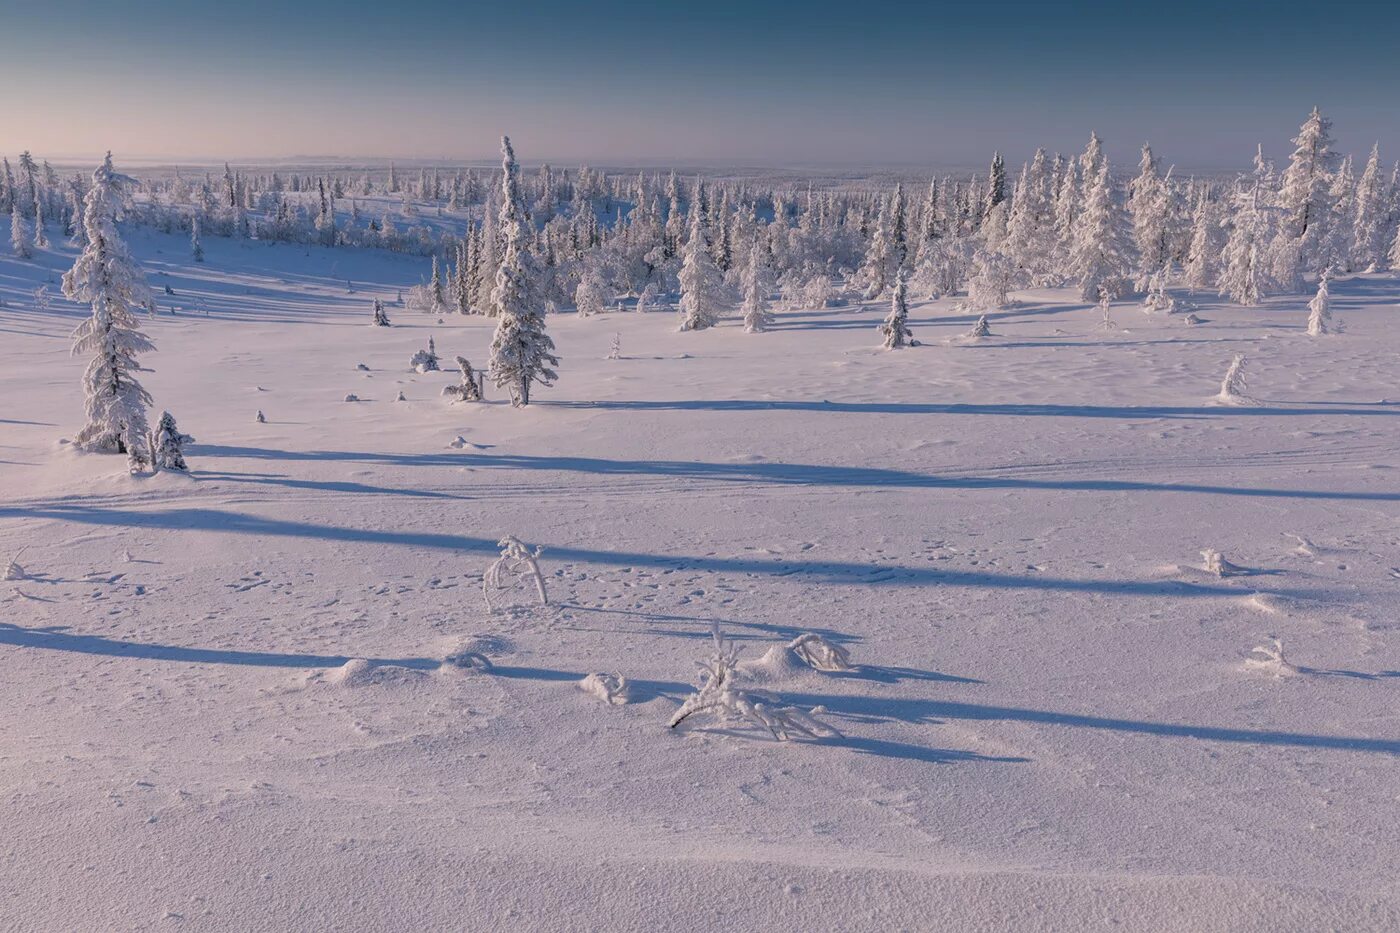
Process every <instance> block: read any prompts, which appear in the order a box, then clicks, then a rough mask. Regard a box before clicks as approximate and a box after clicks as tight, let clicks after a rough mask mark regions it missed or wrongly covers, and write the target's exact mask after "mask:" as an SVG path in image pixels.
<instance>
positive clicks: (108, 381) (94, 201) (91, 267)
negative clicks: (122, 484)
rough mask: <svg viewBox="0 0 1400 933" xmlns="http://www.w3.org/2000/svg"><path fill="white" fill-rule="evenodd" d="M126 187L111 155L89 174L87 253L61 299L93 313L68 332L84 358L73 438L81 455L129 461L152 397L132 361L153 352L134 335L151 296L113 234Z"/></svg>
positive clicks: (142, 435) (139, 440)
mask: <svg viewBox="0 0 1400 933" xmlns="http://www.w3.org/2000/svg"><path fill="white" fill-rule="evenodd" d="M131 184H133V182H132V180H131V179H129V178H127V177H126V176H124V175H118V174H117V173H116V172H115V171H113V170H112V154H111V153H108V154H107V158H106V160H105V161H104V162H103V163H102V165H101V166H100V167H99V168H98V169H97V170H96V171H95V172H93V173H92V187H91V188H90V189H89V190H88V193H87V195H86V198H85V200H84V206H83V224H84V229H85V239H86V246H84V248H83V251H82V253H80V254H79V255H78V258H77V260H76V261H75V262H74V263H73V268H72V269H70V270H69V271H68V272H65V273H64V275H63V294H64V295H65V296H67V297H68V298H69V299H71V300H72V301H78V302H84V303H87V304H89V305H91V306H92V316H91V317H89V318H88V319H87V320H85V321H84V322H83V323H82V324H80V325H78V328H77V330H75V331H74V332H73V353H74V355H78V354H90V355H91V357H92V360H91V362H90V363H89V364H88V367H87V370H86V371H85V372H84V374H83V390H84V393H85V396H86V409H87V424H86V425H85V426H84V427H83V429H82V430H81V431H79V432H78V434H77V436H76V437H75V438H74V443H75V444H76V445H77V446H78V447H79V448H80V449H83V450H91V451H116V452H119V453H126V454H129V455H134V454H136V453H139V451H136V452H133V451H131V450H129V449H128V445H129V443H132V442H135V443H137V444H138V445H141V446H144V441H145V438H146V434H147V427H146V408H147V407H148V406H149V405H150V404H151V397H150V395H149V394H148V393H147V392H146V390H145V389H144V388H142V386H141V383H140V382H138V381H137V380H136V375H135V374H136V373H138V372H140V371H141V366H140V364H138V363H137V361H136V358H137V355H138V354H141V353H145V352H147V351H150V350H154V349H155V346H154V344H152V343H151V341H150V340H149V339H148V338H147V337H146V335H145V334H143V333H141V330H140V328H139V326H138V325H137V319H136V313H137V311H138V310H139V309H140V308H141V307H142V306H143V305H144V303H145V302H146V300H147V299H148V298H149V297H150V292H149V291H148V290H147V288H146V282H145V276H144V275H143V274H142V273H141V270H140V268H139V267H138V266H137V265H136V261H135V260H134V259H132V258H131V255H130V253H128V252H127V249H126V244H125V243H124V242H122V239H121V236H120V235H119V234H118V232H117V225H116V220H115V211H116V207H117V201H118V199H119V198H120V197H121V195H122V193H123V191H124V190H126V189H127V188H128V187H129V186H130V185H131Z"/></svg>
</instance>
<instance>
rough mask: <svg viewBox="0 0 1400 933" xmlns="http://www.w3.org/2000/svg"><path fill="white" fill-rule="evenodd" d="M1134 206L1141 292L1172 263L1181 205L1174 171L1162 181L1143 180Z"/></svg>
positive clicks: (1140, 178) (1139, 287)
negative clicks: (1179, 206)
mask: <svg viewBox="0 0 1400 933" xmlns="http://www.w3.org/2000/svg"><path fill="white" fill-rule="evenodd" d="M1149 155H1150V151H1149ZM1132 204H1133V209H1132V216H1133V239H1134V240H1135V241H1136V243H1137V252H1138V273H1137V288H1138V289H1139V290H1141V289H1142V288H1144V287H1146V282H1147V279H1148V278H1150V277H1151V276H1152V275H1153V274H1154V273H1156V272H1157V271H1158V270H1159V269H1161V268H1162V267H1163V266H1164V265H1167V264H1169V263H1170V262H1171V261H1172V245H1173V244H1172V241H1173V239H1174V235H1175V232H1176V231H1175V229H1174V224H1175V221H1176V216H1177V204H1176V189H1175V188H1174V187H1173V186H1172V178H1171V172H1170V170H1169V171H1168V172H1167V174H1166V175H1165V176H1164V177H1161V178H1159V177H1157V176H1156V175H1155V174H1152V175H1149V176H1146V177H1143V176H1139V178H1138V179H1137V187H1136V188H1135V189H1134V191H1133V201H1132Z"/></svg>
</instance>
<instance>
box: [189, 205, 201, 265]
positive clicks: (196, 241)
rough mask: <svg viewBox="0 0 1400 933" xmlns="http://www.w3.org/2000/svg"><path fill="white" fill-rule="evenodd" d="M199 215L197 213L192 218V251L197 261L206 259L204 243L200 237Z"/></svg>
mask: <svg viewBox="0 0 1400 933" xmlns="http://www.w3.org/2000/svg"><path fill="white" fill-rule="evenodd" d="M199 227H200V224H199V215H198V214H195V215H194V217H193V218H192V219H191V220H190V253H191V255H193V257H194V261H195V262H203V261H204V243H203V242H202V241H201V240H200V238H199V232H200V231H199Z"/></svg>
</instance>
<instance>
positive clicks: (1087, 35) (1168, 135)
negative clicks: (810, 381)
mask: <svg viewBox="0 0 1400 933" xmlns="http://www.w3.org/2000/svg"><path fill="white" fill-rule="evenodd" d="M3 6H7V7H13V8H12V9H8V10H3V9H0V13H2V14H3V18H4V22H5V24H6V27H7V28H6V30H5V31H4V33H3V35H0V80H3V81H4V86H6V87H8V88H11V89H16V88H21V87H22V88H25V89H26V93H24V94H23V95H20V96H19V97H18V98H17V97H13V96H12V97H11V101H12V103H13V104H15V105H16V106H14V107H12V108H11V109H10V114H9V120H8V124H9V125H8V127H7V129H9V130H10V131H11V132H10V133H7V136H8V137H9V138H8V140H7V142H6V143H4V144H3V145H0V148H3V149H4V150H5V151H18V150H19V149H22V148H29V149H32V150H34V151H35V152H36V153H48V154H52V155H54V156H66V155H87V154H90V153H95V152H99V151H101V150H103V149H106V148H109V147H110V148H112V149H113V150H115V151H116V152H117V153H118V154H121V153H127V154H130V155H132V156H172V157H197V156H205V157H224V156H227V157H233V158H250V157H270V156H292V155H336V156H345V157H354V156H361V157H368V156H378V157H390V156H394V157H400V158H408V157H425V158H447V159H466V158H481V157H490V156H491V155H492V154H493V153H494V151H495V148H496V140H497V138H498V137H499V135H500V134H501V133H502V132H508V133H510V135H511V136H512V138H513V139H514V140H515V141H516V144H517V149H518V151H519V152H520V153H521V155H522V156H523V157H525V158H526V159H528V160H532V161H533V160H536V159H554V160H556V161H564V162H568V161H577V160H581V159H589V160H592V161H595V162H612V163H621V162H647V163H655V162H675V161H681V162H684V161H687V160H689V161H701V160H703V161H729V162H740V163H746V164H779V165H831V164H840V163H859V164H867V165H869V164H875V165H890V166H930V167H935V168H937V167H954V166H962V165H970V164H980V163H982V162H984V161H985V160H986V157H987V156H988V155H989V154H990V152H991V151H992V150H993V149H1000V150H1002V151H1003V152H1005V153H1007V154H1008V156H1009V157H1010V158H1011V159H1012V160H1013V161H1019V160H1021V159H1023V158H1025V157H1026V155H1028V154H1029V152H1030V151H1031V150H1032V149H1033V148H1034V147H1035V146H1036V145H1045V146H1047V147H1048V148H1051V149H1059V150H1063V151H1072V150H1077V149H1079V148H1081V147H1082V145H1083V141H1084V139H1085V138H1086V137H1087V135H1088V133H1089V130H1090V129H1095V130H1097V131H1098V132H1099V134H1100V135H1101V136H1103V137H1104V139H1105V141H1106V143H1107V145H1108V150H1109V154H1110V155H1111V156H1113V157H1114V158H1115V159H1117V160H1120V161H1122V160H1127V159H1131V160H1135V158H1136V156H1135V153H1136V149H1137V147H1138V146H1139V145H1141V143H1142V142H1143V141H1145V140H1147V141H1151V142H1152V143H1153V145H1154V148H1156V149H1157V150H1158V151H1159V153H1160V154H1161V155H1162V156H1163V158H1165V159H1166V160H1167V161H1168V162H1176V163H1179V164H1180V165H1181V166H1182V167H1183V168H1184V169H1188V170H1189V169H1198V170H1205V169H1213V168H1223V167H1230V166H1240V165H1244V164H1246V163H1247V162H1248V160H1249V157H1250V156H1251V154H1252V151H1253V147H1254V144H1255V143H1256V142H1262V143H1263V144H1264V146H1265V151H1266V152H1267V153H1268V154H1270V155H1272V156H1274V157H1275V158H1282V157H1284V156H1285V155H1286V151H1287V139H1288V137H1289V136H1290V135H1291V134H1292V131H1293V130H1294V129H1295V128H1296V126H1297V124H1298V123H1299V122H1300V121H1301V120H1302V119H1303V117H1304V116H1306V114H1307V111H1308V110H1309V109H1310V108H1311V107H1312V106H1313V104H1315V103H1316V104H1317V105H1319V106H1321V107H1322V108H1323V110H1324V112H1326V113H1328V114H1329V115H1330V116H1332V117H1333V119H1334V120H1335V122H1336V128H1337V136H1338V138H1339V141H1340V143H1341V145H1342V148H1344V149H1347V150H1350V151H1355V152H1357V153H1358V154H1361V153H1363V152H1364V150H1365V149H1367V148H1369V146H1370V144H1371V142H1373V141H1377V140H1378V141H1380V143H1381V145H1382V150H1383V153H1385V152H1387V151H1388V152H1389V154H1390V155H1391V156H1392V157H1395V156H1400V61H1398V60H1397V59H1398V57H1397V55H1396V54H1395V52H1394V43H1395V42H1396V36H1397V35H1400V29H1397V27H1400V12H1397V11H1396V10H1394V9H1393V8H1378V9H1367V8H1366V7H1364V6H1351V7H1349V8H1347V12H1346V13H1345V14H1343V13H1342V12H1340V11H1333V12H1330V13H1329V12H1327V11H1325V10H1322V8H1321V7H1319V6H1317V5H1315V4H1303V3H1296V2H1292V0H1278V2H1274V3H1261V2H1254V0H1247V2H1240V3H1218V4H1207V3H1201V2H1196V0H1181V2H1175V3H1166V2H1161V3H1150V4H1149V3H1137V2H1118V3H1107V2H1097V0H1095V2H1086V3H1078V4H1074V5H1072V6H1071V5H1065V4H1052V3H1023V2H1004V3H998V4H990V3H980V4H979V3H960V4H956V5H953V4H939V3H922V4H915V3H903V2H891V0H864V2H860V3H849V2H846V3H838V2H832V0H810V2H807V3H798V2H791V0H767V2H764V0H755V2H749V3H742V2H737V0H706V2H703V3H674V2H672V3H667V2H663V0H655V2H651V3H642V2H638V0H594V2H589V3H577V2H576V3H565V2H528V0H525V2H517V3H494V4H480V3H472V2H461V0H457V2H446V0H442V2H437V0H401V2H396V3H362V2H359V0H345V2H336V3H332V2H326V0H303V2H297V3H275V2H270V0H244V2H237V3H235V2H229V3H220V4H213V3H205V2H200V0H184V2H175V0H127V2H124V3H121V4H111V3H104V4H96V3H90V2H81V0H42V2H29V3H25V4H23V5H20V4H18V3H16V2H15V0H4V2H3Z"/></svg>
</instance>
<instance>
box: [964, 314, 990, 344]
mask: <svg viewBox="0 0 1400 933" xmlns="http://www.w3.org/2000/svg"><path fill="white" fill-rule="evenodd" d="M967 336H968V337H970V338H972V339H973V340H981V339H982V338H983V337H990V336H992V325H991V322H989V321H988V320H987V315H985V314H979V315H978V316H977V323H976V324H973V325H972V330H970V331H968V334H967Z"/></svg>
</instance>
